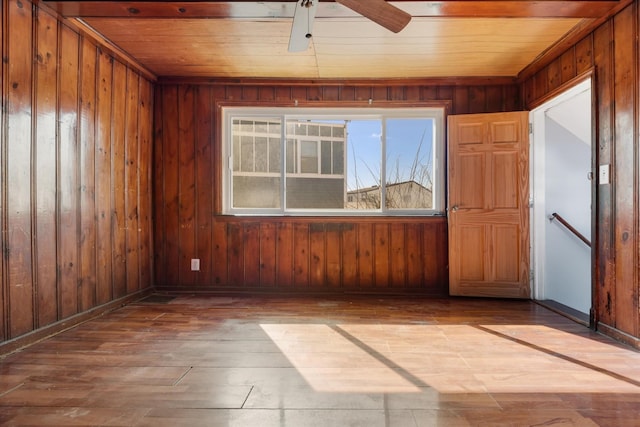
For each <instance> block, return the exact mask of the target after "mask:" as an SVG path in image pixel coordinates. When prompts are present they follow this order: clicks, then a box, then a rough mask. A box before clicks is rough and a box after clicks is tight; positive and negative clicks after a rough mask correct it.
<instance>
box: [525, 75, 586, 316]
mask: <svg viewBox="0 0 640 427" xmlns="http://www.w3.org/2000/svg"><path fill="white" fill-rule="evenodd" d="M586 90H591V93H592V95H591V96H592V98H593V90H594V88H593V77H592V76H591V75H590V74H589V75H588V76H586V77H585V78H583V79H581V80H580V81H577V82H576V83H575V84H574V85H573V86H571V87H570V88H568V89H566V90H564V91H560V92H559V93H558V94H557V95H556V96H554V97H553V98H552V99H550V100H548V101H546V102H545V103H543V104H541V105H540V106H538V107H536V108H535V109H533V110H531V113H530V115H529V121H530V122H531V123H532V135H531V150H530V160H529V161H530V168H529V170H530V174H531V175H530V182H531V188H530V191H531V192H530V194H531V207H532V211H531V272H532V275H531V288H532V289H531V290H532V292H531V295H532V298H533V299H535V300H543V299H545V297H544V295H545V289H544V284H545V277H544V275H545V265H544V260H545V237H544V236H545V233H544V227H545V221H548V218H547V217H546V214H545V115H546V112H547V110H549V109H550V108H552V107H554V106H557V105H559V104H561V103H563V102H565V101H566V100H568V99H570V98H572V97H574V96H576V95H578V94H580V93H582V92H584V91H586ZM591 121H593V112H592V113H591ZM589 126H590V127H591V128H593V127H592V123H589ZM591 139H592V147H593V139H594V135H591ZM592 156H593V148H592ZM592 163H593V162H592ZM591 218H593V215H592V217H591ZM592 221H593V220H592ZM591 288H592V290H591V293H590V295H591V294H592V293H593V277H592V278H591ZM592 305H593V301H592Z"/></svg>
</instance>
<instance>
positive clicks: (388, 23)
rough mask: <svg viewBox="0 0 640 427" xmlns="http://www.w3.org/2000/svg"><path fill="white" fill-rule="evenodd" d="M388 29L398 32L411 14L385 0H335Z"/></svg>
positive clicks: (409, 18)
mask: <svg viewBox="0 0 640 427" xmlns="http://www.w3.org/2000/svg"><path fill="white" fill-rule="evenodd" d="M336 2H337V3H340V4H341V5H343V6H345V7H348V8H349V9H351V10H353V11H354V12H358V13H359V14H360V15H362V16H364V17H365V18H369V19H370V20H372V21H373V22H375V23H376V24H378V25H381V26H383V27H384V28H386V29H387V30H389V31H393V32H394V33H399V32H400V31H402V29H403V28H404V27H406V26H407V24H408V23H409V21H411V15H409V14H408V13H407V12H405V11H404V10H402V9H399V8H397V7H395V6H393V5H391V4H389V3H387V2H386V1H385V0H336Z"/></svg>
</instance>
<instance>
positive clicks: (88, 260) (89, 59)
mask: <svg viewBox="0 0 640 427" xmlns="http://www.w3.org/2000/svg"><path fill="white" fill-rule="evenodd" d="M80 58H81V64H82V69H81V87H80V141H81V144H80V281H79V288H78V291H79V310H80V311H81V312H82V311H86V310H88V309H90V308H92V307H95V304H96V220H95V219H96V201H95V200H96V194H95V122H96V117H95V114H96V110H95V105H96V75H97V74H96V72H97V70H96V59H97V57H96V47H95V45H94V44H93V43H91V42H90V41H88V40H87V39H83V40H82V43H81V53H80Z"/></svg>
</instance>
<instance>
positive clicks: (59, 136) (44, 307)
mask: <svg viewBox="0 0 640 427" xmlns="http://www.w3.org/2000/svg"><path fill="white" fill-rule="evenodd" d="M1 12H2V19H1V20H0V22H2V27H1V28H0V32H1V34H2V43H1V45H2V53H3V58H5V60H4V61H3V63H2V64H3V65H2V107H3V108H2V111H1V113H0V123H1V125H0V129H2V133H1V135H2V140H1V150H0V163H1V165H2V168H1V170H2V172H1V173H2V181H1V193H2V197H0V200H1V201H2V202H0V203H3V204H2V205H1V206H0V213H1V215H0V217H1V218H2V221H1V222H2V250H3V257H2V278H3V279H2V294H1V295H2V297H1V298H0V303H1V304H0V307H1V310H0V317H1V319H0V331H1V332H0V341H6V340H8V339H12V338H19V337H21V336H23V335H24V334H27V333H29V332H32V331H36V330H37V329H38V328H46V327H55V326H54V325H55V324H56V322H57V321H66V320H67V319H69V318H70V317H72V316H74V315H76V314H78V313H80V312H85V311H87V310H91V309H93V308H95V307H97V306H99V305H101V304H105V303H109V302H111V301H112V300H113V298H114V295H113V292H112V277H113V271H114V265H113V263H112V260H111V254H112V252H113V247H112V246H113V245H112V242H113V239H112V237H113V231H114V230H112V224H111V221H112V216H113V215H114V214H115V213H116V212H115V210H114V206H115V197H114V200H113V201H112V199H111V197H112V195H114V193H113V192H112V189H113V187H112V185H111V184H112V182H111V177H112V176H114V173H115V172H117V173H119V174H122V177H123V182H124V176H125V175H124V173H125V164H124V161H123V162H122V163H119V162H115V161H114V157H113V148H114V147H113V142H114V141H115V140H116V139H117V138H116V136H117V137H119V138H120V140H121V141H124V138H125V134H124V131H125V129H127V132H128V134H129V135H134V134H137V133H138V132H140V131H139V130H138V129H142V128H143V125H142V123H141V121H140V119H138V118H136V120H135V121H133V122H130V121H129V118H130V117H133V116H136V117H140V114H139V113H138V109H139V107H138V105H137V101H136V104H135V105H132V106H130V107H128V108H127V115H128V116H129V118H127V117H123V116H121V115H119V114H120V113H122V112H124V110H125V105H124V103H122V104H118V105H115V104H114V99H116V98H115V92H116V91H117V92H119V93H122V94H123V93H124V92H126V91H127V88H126V86H123V85H119V84H116V86H114V78H113V72H112V67H113V63H114V60H113V58H110V57H109V56H108V55H106V54H103V53H102V52H100V51H99V48H98V46H97V45H96V43H95V42H94V41H92V40H90V39H87V38H84V37H81V36H80V35H79V34H78V33H77V32H76V31H74V30H73V29H71V28H70V27H68V26H66V25H65V24H62V23H61V22H60V21H59V20H58V19H57V18H56V17H55V16H53V15H51V14H49V13H48V12H46V11H44V10H41V9H40V8H39V7H38V6H34V4H32V3H31V2H30V1H28V0H20V1H7V2H2V7H1ZM116 63H117V64H119V67H120V68H121V70H122V71H123V72H121V74H123V75H126V72H127V70H128V69H129V67H128V66H125V65H123V64H122V63H120V62H116ZM143 86H144V91H145V92H146V93H145V94H144V95H145V97H146V99H147V100H149V105H148V106H149V109H148V111H147V114H146V119H145V120H146V123H145V124H144V126H147V129H150V126H151V115H150V114H151V107H152V105H151V96H152V93H151V90H152V86H151V84H150V83H149V82H148V81H147V84H146V85H140V87H143ZM114 87H115V89H114ZM141 90H142V89H141ZM134 92H136V91H134ZM122 96H123V98H122V99H123V100H124V95H122ZM136 96H140V97H142V94H139V95H136ZM119 131H121V133H119ZM148 133H149V131H147V134H148ZM123 147H124V146H123ZM150 148H151V144H150V141H149V138H148V137H147V146H146V150H147V153H146V154H143V153H142V152H140V153H138V151H137V150H138V148H136V150H133V149H132V150H131V151H130V152H129V153H128V155H129V160H130V161H132V162H133V163H134V164H136V165H138V166H137V167H139V168H140V169H144V170H145V171H146V172H147V173H149V172H150V168H149V166H148V165H149V162H150V155H151V150H150ZM123 155H124V152H123ZM122 159H124V157H122ZM129 179H130V182H132V183H133V182H135V183H136V185H138V184H137V183H138V182H144V180H140V181H139V177H138V176H135V175H134V174H133V173H131V175H130V177H129ZM150 184H151V182H150V179H149V178H147V181H146V183H145V184H144V187H145V190H144V191H146V192H147V194H148V192H149V190H150V188H149V186H150ZM140 185H142V184H140ZM118 200H119V202H122V203H124V200H125V199H124V190H123V193H122V197H120V198H119V199H118ZM4 203H6V204H4ZM136 204H137V202H136V201H130V206H129V207H130V208H131V209H137V210H138V211H141V210H142V211H144V213H145V215H147V216H150V215H151V212H150V199H148V200H147V203H146V206H135V205H136ZM148 226H150V221H149V222H148V223H147V224H146V227H148ZM137 227H138V228H142V227H145V225H143V224H142V223H140V224H139V225H138V226H137ZM141 233H146V235H147V236H148V238H149V239H150V238H151V232H150V230H142V231H141ZM136 250H137V249H136ZM105 260H106V261H105ZM151 267H152V266H151V263H150V262H149V263H147V272H146V276H147V277H150V276H151ZM122 271H123V270H122ZM122 284H123V285H124V284H125V281H124V280H123V281H122ZM150 285H151V282H150V281H149V282H148V284H147V287H149V286H150ZM137 289H141V287H140V286H137V287H136V290H137ZM126 292H127V291H126V289H124V292H123V293H122V295H124V294H125V293H126Z"/></svg>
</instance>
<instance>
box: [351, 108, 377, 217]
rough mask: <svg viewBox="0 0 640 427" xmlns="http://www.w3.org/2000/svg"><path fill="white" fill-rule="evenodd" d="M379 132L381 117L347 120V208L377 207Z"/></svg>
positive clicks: (366, 208) (365, 208)
mask: <svg viewBox="0 0 640 427" xmlns="http://www.w3.org/2000/svg"><path fill="white" fill-rule="evenodd" d="M381 134H382V123H381V121H380V120H352V121H349V123H348V126H347V138H348V139H347V150H346V151H347V205H346V208H347V209H364V210H368V209H380V170H381V162H382V143H381V140H380V136H381ZM349 200H350V201H349Z"/></svg>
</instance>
